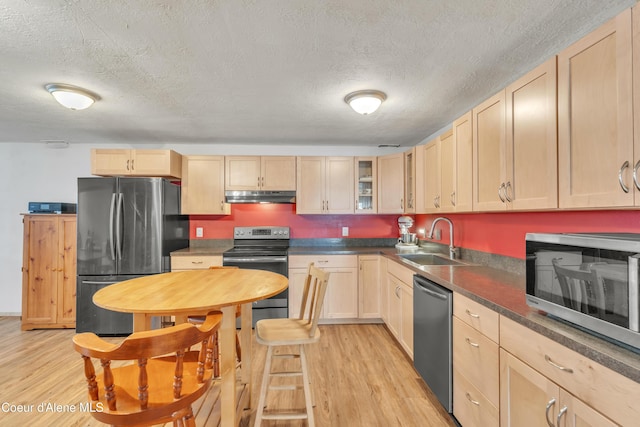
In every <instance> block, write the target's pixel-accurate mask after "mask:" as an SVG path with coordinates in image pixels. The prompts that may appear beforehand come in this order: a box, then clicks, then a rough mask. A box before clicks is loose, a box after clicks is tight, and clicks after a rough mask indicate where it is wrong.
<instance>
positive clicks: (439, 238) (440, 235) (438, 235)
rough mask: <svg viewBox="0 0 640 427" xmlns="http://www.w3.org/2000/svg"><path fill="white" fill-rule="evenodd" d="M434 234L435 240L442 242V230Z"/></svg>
mask: <svg viewBox="0 0 640 427" xmlns="http://www.w3.org/2000/svg"><path fill="white" fill-rule="evenodd" d="M433 234H434V239H435V240H442V230H435V232H434V233H433Z"/></svg>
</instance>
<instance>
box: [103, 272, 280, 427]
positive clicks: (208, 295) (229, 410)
mask: <svg viewBox="0 0 640 427" xmlns="http://www.w3.org/2000/svg"><path fill="white" fill-rule="evenodd" d="M288 284H289V281H288V280H287V278H286V277H284V276H282V275H281V274H277V273H272V272H269V271H262V270H248V269H214V270H189V271H175V272H171V273H163V274H154V275H151V276H144V277H138V278H136V279H131V280H127V281H124V282H119V283H116V284H113V285H110V286H107V287H106V288H103V289H100V290H99V291H98V292H96V293H95V294H94V296H93V302H94V303H95V304H96V305H97V306H99V307H102V308H105V309H107V310H113V311H119V312H124V313H133V330H134V332H137V331H143V330H148V329H150V328H151V317H152V316H176V322H178V323H179V322H181V321H184V320H185V319H186V317H187V316H190V315H204V314H207V313H208V312H209V311H212V310H221V311H222V314H223V316H222V325H221V327H220V348H221V349H222V350H221V357H220V361H221V373H222V378H221V385H220V387H221V389H220V399H221V416H220V418H221V419H220V425H221V426H223V427H231V426H237V425H238V423H239V421H240V419H239V417H238V416H237V413H239V412H240V411H236V408H237V407H238V405H239V404H243V403H244V402H238V401H237V394H236V367H235V361H236V351H235V348H236V347H235V334H236V316H235V311H236V306H238V305H240V306H241V307H242V313H241V331H240V342H241V346H242V348H243V349H246V350H244V351H243V352H242V365H241V380H242V382H243V383H244V384H246V387H245V393H243V396H244V399H243V400H246V407H247V408H250V407H251V324H252V316H251V303H252V302H254V301H258V300H261V299H266V298H269V297H272V296H274V295H277V294H279V293H280V292H282V291H284V290H285V289H286V288H287V286H288Z"/></svg>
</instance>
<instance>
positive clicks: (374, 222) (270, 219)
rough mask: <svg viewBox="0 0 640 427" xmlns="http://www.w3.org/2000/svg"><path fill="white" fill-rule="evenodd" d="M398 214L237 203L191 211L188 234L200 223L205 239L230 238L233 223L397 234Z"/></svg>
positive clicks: (296, 233) (297, 232) (298, 232)
mask: <svg viewBox="0 0 640 427" xmlns="http://www.w3.org/2000/svg"><path fill="white" fill-rule="evenodd" d="M399 216H400V215H296V205H289V204H263V205H260V204H236V205H233V206H231V215H228V216H227V215H225V216H219V215H211V216H205V215H192V216H191V217H190V220H189V228H190V238H191V239H196V227H203V237H202V238H204V239H232V238H233V227H245V226H260V225H274V226H289V227H291V238H294V239H300V238H336V237H338V238H340V237H342V227H349V237H350V238H364V237H369V238H374V237H377V238H386V237H398V217H399Z"/></svg>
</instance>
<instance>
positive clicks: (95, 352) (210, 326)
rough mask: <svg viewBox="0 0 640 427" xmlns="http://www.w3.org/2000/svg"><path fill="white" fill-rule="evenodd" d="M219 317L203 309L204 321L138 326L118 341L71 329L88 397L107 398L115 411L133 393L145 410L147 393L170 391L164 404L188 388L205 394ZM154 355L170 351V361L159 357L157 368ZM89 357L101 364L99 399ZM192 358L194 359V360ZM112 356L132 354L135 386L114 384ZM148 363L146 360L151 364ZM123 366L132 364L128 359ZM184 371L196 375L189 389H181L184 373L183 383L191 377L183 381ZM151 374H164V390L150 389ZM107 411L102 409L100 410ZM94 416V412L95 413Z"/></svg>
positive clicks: (109, 408)
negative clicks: (192, 349)
mask: <svg viewBox="0 0 640 427" xmlns="http://www.w3.org/2000/svg"><path fill="white" fill-rule="evenodd" d="M221 321H222V313H220V312H212V313H209V314H208V315H207V317H206V319H205V321H204V323H203V324H202V325H198V326H196V325H192V324H189V323H184V324H181V325H177V326H172V327H168V328H162V329H155V330H151V331H144V332H136V333H133V334H131V335H129V336H128V337H127V338H125V339H124V340H123V341H122V342H120V343H112V342H107V341H105V340H103V339H102V338H100V337H98V336H97V335H95V334H93V333H90V332H87V333H82V334H77V335H75V336H74V337H73V346H74V349H75V350H76V351H77V352H78V353H80V354H81V355H82V358H83V359H84V371H85V377H86V379H87V385H88V390H89V397H90V399H91V400H92V401H93V402H97V401H101V400H106V405H107V407H105V408H104V409H105V412H110V411H111V412H115V411H118V410H123V408H124V407H125V406H124V405H126V403H125V402H128V401H129V400H131V398H130V397H129V396H137V397H138V402H139V405H138V410H139V411H140V412H144V411H145V410H147V409H148V408H147V404H148V402H149V393H154V392H157V393H159V394H161V395H163V396H164V395H167V394H169V395H172V399H171V401H169V402H168V405H175V401H176V400H178V399H181V398H183V397H184V396H185V395H187V394H192V393H193V392H194V391H197V392H198V394H199V395H201V394H203V393H204V392H205V391H206V390H207V389H208V387H209V384H210V377H211V375H210V372H207V370H206V368H205V362H206V357H207V354H206V353H207V347H208V346H207V344H208V341H209V339H211V337H212V335H213V334H214V333H215V332H216V331H217V330H218V329H219V327H220V323H221ZM199 343H201V344H202V346H201V348H200V350H199V351H198V352H197V353H192V354H193V357H191V356H189V357H186V356H185V354H188V350H189V348H190V347H191V346H193V345H197V344H199ZM161 356H162V357H161ZM157 357H161V359H162V360H166V358H167V357H172V358H171V361H172V362H173V363H164V362H163V363H161V364H160V366H162V367H161V369H160V370H159V369H157V368H156V366H157V365H153V366H151V365H152V363H151V362H152V361H153V360H154V358H157ZM91 358H96V359H99V360H100V363H101V364H102V367H103V373H102V375H101V377H102V382H103V383H104V384H103V386H104V393H105V394H104V396H103V398H102V399H101V398H100V396H99V386H98V381H97V380H96V375H95V369H94V366H93V362H92V360H91ZM196 359H197V363H195V361H196ZM114 360H120V361H124V360H127V361H129V360H130V361H133V365H137V371H138V372H137V382H136V385H137V387H136V389H135V390H124V389H125V388H126V387H125V386H124V385H121V384H114V382H115V381H114V378H116V379H117V380H118V381H121V378H120V377H114V374H113V371H117V370H118V369H121V367H120V366H118V367H116V368H114V369H112V367H111V361H114ZM190 361H191V362H190ZM187 362H189V363H187ZM147 365H149V368H148V367H147ZM123 366H130V367H133V366H132V365H123ZM184 366H193V367H194V370H195V372H190V371H184V370H183V369H184ZM185 375H186V376H188V377H189V378H195V382H196V383H197V384H200V385H199V386H197V387H196V388H195V389H193V390H192V389H191V388H193V387H191V388H187V389H185V390H183V378H184V379H185V383H184V384H185V386H187V383H193V382H194V381H192V380H189V381H186V377H185ZM153 376H157V377H162V378H165V376H166V379H167V380H166V381H164V380H161V382H160V383H161V384H163V385H164V384H166V389H165V390H150V389H149V387H148V385H149V380H150V379H151V377H153ZM154 380H155V379H154ZM196 389H197V390H196ZM119 390H123V391H124V392H125V393H124V394H125V395H122V396H120V397H119V395H116V394H117V391H119ZM127 395H128V396H127ZM119 400H122V405H119V404H118V401H119ZM134 403H135V402H134ZM189 404H190V403H189ZM149 409H151V408H149ZM148 412H149V413H150V414H151V413H157V412H158V410H157V408H155V407H154V408H153V411H151V410H150V411H148ZM174 412H175V409H174ZM92 415H93V414H92ZM101 415H102V414H101ZM107 415H108V414H104V416H107ZM120 416H121V415H120ZM94 417H96V416H95V415H94ZM96 418H97V417H96ZM103 422H104V421H103Z"/></svg>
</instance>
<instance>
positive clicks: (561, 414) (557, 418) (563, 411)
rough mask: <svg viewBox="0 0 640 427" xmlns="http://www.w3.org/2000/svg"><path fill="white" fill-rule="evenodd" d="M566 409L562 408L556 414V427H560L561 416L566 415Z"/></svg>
mask: <svg viewBox="0 0 640 427" xmlns="http://www.w3.org/2000/svg"><path fill="white" fill-rule="evenodd" d="M567 409H568V408H567V407H566V406H564V407H563V408H562V409H560V412H558V416H557V417H556V425H557V426H558V427H560V421H561V420H562V416H563V415H564V414H566V413H567Z"/></svg>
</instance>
